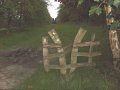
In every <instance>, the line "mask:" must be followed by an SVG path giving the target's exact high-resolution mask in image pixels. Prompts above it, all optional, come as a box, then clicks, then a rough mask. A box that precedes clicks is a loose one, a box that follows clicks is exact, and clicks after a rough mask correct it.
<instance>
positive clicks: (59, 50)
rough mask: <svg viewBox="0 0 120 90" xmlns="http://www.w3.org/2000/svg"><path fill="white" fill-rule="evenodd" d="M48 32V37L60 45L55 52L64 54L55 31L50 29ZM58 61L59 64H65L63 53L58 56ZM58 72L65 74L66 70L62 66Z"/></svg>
mask: <svg viewBox="0 0 120 90" xmlns="http://www.w3.org/2000/svg"><path fill="white" fill-rule="evenodd" d="M48 34H49V35H50V37H51V38H52V40H53V41H54V43H55V44H59V45H61V47H58V48H57V52H58V53H63V54H64V49H63V48H62V42H61V40H60V38H59V36H58V34H57V32H56V31H55V30H54V29H52V30H51V31H49V32H48ZM59 63H60V65H64V66H65V65H66V59H65V54H64V55H62V56H60V57H59ZM60 72H61V74H63V75H65V74H66V72H67V71H66V69H65V68H62V69H61V70H60Z"/></svg>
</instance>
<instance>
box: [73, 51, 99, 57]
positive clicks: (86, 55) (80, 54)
mask: <svg viewBox="0 0 120 90" xmlns="http://www.w3.org/2000/svg"><path fill="white" fill-rule="evenodd" d="M73 55H75V56H85V57H95V56H100V55H101V53H100V52H92V53H89V52H78V53H73Z"/></svg>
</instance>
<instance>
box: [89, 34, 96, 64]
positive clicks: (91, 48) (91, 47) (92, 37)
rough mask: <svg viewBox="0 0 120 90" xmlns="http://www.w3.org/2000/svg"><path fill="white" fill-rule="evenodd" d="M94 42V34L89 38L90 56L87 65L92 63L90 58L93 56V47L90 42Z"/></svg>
mask: <svg viewBox="0 0 120 90" xmlns="http://www.w3.org/2000/svg"><path fill="white" fill-rule="evenodd" d="M94 41H95V34H94V33H93V34H92V36H91V42H90V49H89V53H90V56H89V58H88V63H92V57H93V55H95V54H93V53H92V52H93V47H94V46H93V44H92V42H94Z"/></svg>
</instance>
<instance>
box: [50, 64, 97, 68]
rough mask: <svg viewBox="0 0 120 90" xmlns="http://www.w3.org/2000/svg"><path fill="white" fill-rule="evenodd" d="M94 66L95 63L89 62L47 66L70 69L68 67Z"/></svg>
mask: <svg viewBox="0 0 120 90" xmlns="http://www.w3.org/2000/svg"><path fill="white" fill-rule="evenodd" d="M92 66H96V64H95V63H92V64H89V63H78V64H69V65H65V66H62V65H50V66H48V67H49V68H50V69H63V68H64V69H70V68H73V67H74V68H77V67H92Z"/></svg>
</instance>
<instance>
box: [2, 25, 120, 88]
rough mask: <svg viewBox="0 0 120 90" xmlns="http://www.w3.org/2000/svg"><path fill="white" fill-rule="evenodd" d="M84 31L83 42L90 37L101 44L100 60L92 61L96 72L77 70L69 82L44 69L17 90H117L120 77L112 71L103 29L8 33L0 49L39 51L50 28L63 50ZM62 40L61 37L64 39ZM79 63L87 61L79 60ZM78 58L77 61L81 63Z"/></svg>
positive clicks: (63, 28)
mask: <svg viewBox="0 0 120 90" xmlns="http://www.w3.org/2000/svg"><path fill="white" fill-rule="evenodd" d="M80 26H81V27H83V28H84V29H86V30H87V34H86V36H85V38H84V41H89V40H90V35H91V34H92V33H95V34H96V40H99V41H100V42H101V45H100V46H99V47H97V48H96V49H95V50H98V51H101V52H102V56H100V57H96V58H94V62H96V63H97V67H95V68H79V69H77V70H76V71H75V72H74V73H73V74H71V75H72V77H71V76H68V78H63V77H61V75H60V73H59V71H58V70H51V71H50V72H48V73H46V72H45V71H44V68H43V65H40V67H39V69H38V70H37V71H36V72H35V73H34V74H33V75H32V76H31V77H30V78H28V79H26V80H25V81H24V82H22V83H21V85H20V86H17V87H15V88H17V89H18V90H29V89H33V90H34V89H40V90H42V89H46V90H48V89H52V90H53V89H54V90H59V89H61V90H63V89H72V90H80V89H81V90H91V89H92V90H119V86H118V84H119V74H117V73H116V72H115V71H114V70H113V67H112V64H111V63H112V55H111V51H110V48H109V43H108V34H107V32H106V33H105V32H104V31H103V28H101V27H99V26H94V25H92V24H81V25H77V24H73V23H64V24H57V25H50V26H49V25H48V26H45V27H41V28H39V27H37V28H36V27H35V28H32V29H31V30H29V31H25V32H21V33H11V34H10V35H9V36H7V37H1V38H0V42H1V44H3V45H2V46H1V48H6V49H8V48H9V49H10V48H17V47H37V48H41V47H40V46H41V45H42V44H41V39H42V36H46V35H48V34H47V32H48V31H49V30H50V29H52V28H53V27H54V28H55V29H56V31H57V32H58V34H59V36H60V38H61V41H62V42H63V47H65V46H66V45H68V44H71V43H72V42H73V40H74V37H75V35H76V33H77V31H78V29H79V27H80ZM63 36H64V37H63ZM69 58H70V54H69V55H67V59H68V62H70V59H69ZM81 58H82V60H84V59H86V58H83V57H81ZM81 58H79V61H81Z"/></svg>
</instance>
